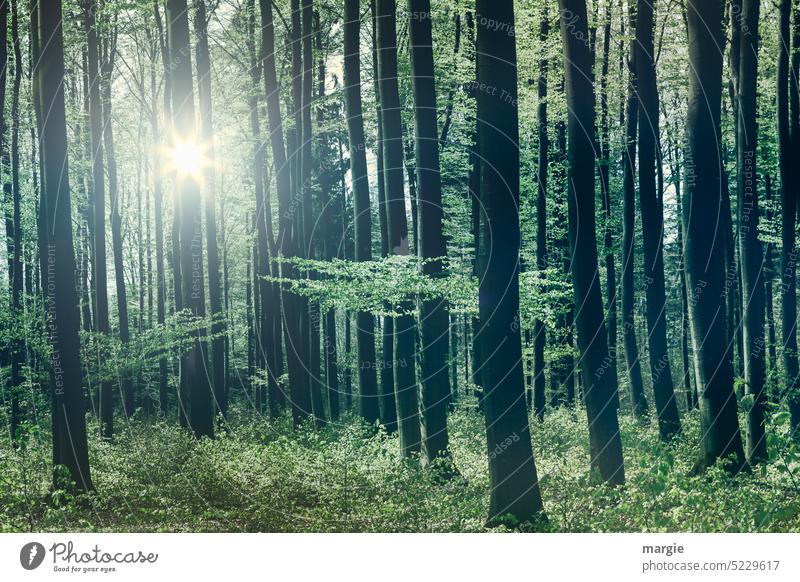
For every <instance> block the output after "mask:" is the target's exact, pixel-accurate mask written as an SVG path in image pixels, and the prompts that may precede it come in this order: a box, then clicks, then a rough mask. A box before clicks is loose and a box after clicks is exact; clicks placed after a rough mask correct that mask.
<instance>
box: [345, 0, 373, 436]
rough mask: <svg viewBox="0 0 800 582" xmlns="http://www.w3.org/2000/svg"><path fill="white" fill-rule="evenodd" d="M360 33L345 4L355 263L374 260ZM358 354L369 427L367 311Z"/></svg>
mask: <svg viewBox="0 0 800 582" xmlns="http://www.w3.org/2000/svg"><path fill="white" fill-rule="evenodd" d="M360 31H361V15H360V11H359V2H358V0H345V3H344V86H345V89H344V91H345V108H346V111H347V135H348V140H349V150H350V172H351V175H352V188H353V213H354V215H355V218H354V224H355V229H354V230H355V257H354V258H355V260H356V261H359V262H364V261H371V260H372V209H371V205H370V201H369V179H368V176H367V152H366V142H365V139H364V117H363V112H362V107H361V63H360V57H359V55H360V52H359V45H360ZM379 169H380V168H379ZM356 350H357V354H358V362H357V364H358V386H359V413H360V415H361V417H362V418H363V419H364V420H365V421H367V422H368V423H369V424H374V423H375V422H376V421H378V419H379V418H380V416H381V413H380V410H379V401H378V378H377V371H376V365H375V318H374V317H373V316H372V314H370V313H367V312H366V311H359V312H357V313H356Z"/></svg>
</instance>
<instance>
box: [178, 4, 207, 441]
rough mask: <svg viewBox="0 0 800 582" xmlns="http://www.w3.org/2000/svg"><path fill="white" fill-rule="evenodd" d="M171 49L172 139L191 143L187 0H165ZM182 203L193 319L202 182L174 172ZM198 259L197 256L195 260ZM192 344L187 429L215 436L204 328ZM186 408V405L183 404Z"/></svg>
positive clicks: (183, 253)
mask: <svg viewBox="0 0 800 582" xmlns="http://www.w3.org/2000/svg"><path fill="white" fill-rule="evenodd" d="M167 25H168V30H169V48H170V53H171V56H172V64H173V67H172V69H171V80H172V87H171V90H172V115H173V126H174V131H175V140H176V141H177V142H178V143H181V142H186V143H195V140H196V139H197V133H196V130H195V111H194V91H193V88H192V61H191V51H190V46H189V19H188V14H187V6H186V0H167ZM175 187H176V190H177V191H178V192H179V196H178V197H179V198H180V201H181V204H180V213H181V214H180V229H181V230H180V243H181V244H180V270H181V273H182V275H183V277H182V278H181V280H182V305H183V308H184V309H188V310H189V311H190V314H191V315H192V316H194V317H196V318H204V317H205V315H206V308H205V286H204V281H203V260H202V256H203V231H202V228H201V226H200V225H201V224H202V213H201V208H200V206H201V204H200V199H201V194H200V185H199V184H198V182H197V179H196V177H194V176H191V175H186V176H184V175H177V176H176V182H175ZM198 258H199V260H198ZM192 336H193V337H192V341H191V347H190V348H189V350H188V352H187V353H185V354H183V356H182V358H181V376H182V377H183V379H182V382H185V385H186V386H187V388H188V390H189V418H188V421H189V427H190V428H191V430H192V432H193V433H194V435H195V436H197V437H203V436H208V437H213V436H214V402H213V394H212V391H211V383H210V381H209V378H208V375H207V373H206V370H207V369H208V346H207V342H206V333H205V329H202V328H198V329H197V330H195V331H192ZM183 404H184V406H185V405H186V403H185V402H184V403H183Z"/></svg>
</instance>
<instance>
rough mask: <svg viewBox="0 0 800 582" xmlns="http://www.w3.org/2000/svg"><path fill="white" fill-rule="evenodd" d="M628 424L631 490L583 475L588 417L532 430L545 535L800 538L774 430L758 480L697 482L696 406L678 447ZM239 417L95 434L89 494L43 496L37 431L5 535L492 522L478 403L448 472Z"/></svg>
mask: <svg viewBox="0 0 800 582" xmlns="http://www.w3.org/2000/svg"><path fill="white" fill-rule="evenodd" d="M621 424H622V441H623V447H624V451H625V471H626V485H625V486H624V488H617V489H611V488H608V487H606V486H603V485H600V484H593V483H591V482H590V480H589V478H588V469H587V466H588V453H587V451H588V435H587V430H586V416H585V411H583V410H577V411H575V412H572V411H569V410H558V411H555V412H552V413H550V414H548V416H547V418H546V419H545V420H544V422H542V423H538V422H535V421H534V422H533V423H532V433H533V450H534V454H535V456H536V463H537V466H538V470H539V477H540V481H541V490H542V495H543V497H544V503H545V509H546V512H547V515H548V518H549V523H548V525H547V526H546V527H547V528H548V530H549V531H569V532H586V531H589V532H601V531H602V532H605V531H613V532H638V531H651V532H664V531H669V532H671V531H693V532H711V531H725V532H739V531H795V532H796V531H800V489H798V487H799V486H800V485H798V482H800V463H798V462H797V460H796V459H797V456H796V454H794V453H792V450H793V448H794V447H793V445H789V444H787V442H785V441H788V439H784V438H783V437H780V436H777V437H775V438H774V439H773V440H772V441H771V442H770V450H771V453H772V458H773V460H772V461H771V462H770V463H768V464H766V465H764V466H762V467H759V468H757V469H756V470H754V471H753V473H752V474H750V475H744V476H740V477H735V478H734V477H730V476H728V475H726V474H724V473H723V472H722V471H721V470H719V469H715V468H712V469H711V470H710V471H709V472H707V473H706V474H705V475H702V476H690V473H691V469H692V466H693V464H694V461H695V459H696V455H697V442H698V430H699V419H698V416H697V412H694V413H692V414H690V415H689V416H687V417H685V419H684V432H683V434H682V435H681V436H679V437H678V438H677V439H676V440H675V442H673V443H671V444H670V445H668V446H667V445H664V444H662V443H660V442H659V440H658V431H657V428H656V426H655V422H653V423H651V425H650V426H641V425H638V424H636V423H635V422H634V421H632V420H631V419H630V418H629V417H627V416H622V417H621ZM229 426H231V427H233V428H232V429H231V430H230V431H229V432H227V433H223V432H220V434H219V436H218V438H216V439H214V440H207V439H206V440H203V441H201V442H196V441H194V440H193V439H192V438H190V437H189V436H187V435H186V434H185V432H184V431H182V430H181V429H180V428H178V427H177V426H175V425H174V423H170V424H167V423H163V422H153V421H148V420H142V419H136V418H135V419H134V420H133V421H131V422H129V423H127V424H125V423H123V422H122V421H120V422H119V424H118V427H119V428H120V432H119V434H118V435H117V436H116V437H115V439H114V442H113V443H106V442H102V441H100V440H99V438H94V439H93V440H90V449H91V464H92V478H93V480H94V484H95V487H96V490H95V492H93V493H92V494H91V495H87V496H82V497H80V498H73V497H72V496H70V495H69V494H67V493H65V492H56V493H57V494H56V495H49V484H50V474H49V463H50V449H49V443H50V435H49V434H46V433H45V432H44V431H42V432H39V433H37V432H32V433H31V436H30V438H29V439H28V441H27V443H26V445H25V446H23V447H22V448H21V449H20V450H16V451H14V450H12V449H10V448H9V447H8V446H4V447H2V448H0V531H57V532H66V531H115V532H119V531H124V532H127V531H145V532H149V531H168V532H186V531H204V532H205V531H225V532H240V531H246V532H251V531H262V532H264V531H269V532H289V531H313V532H320V531H324V532H327V531H357V532H362V531H369V532H398V531H412V532H432V531H436V532H440V531H443V532H464V531H468V532H476V531H485V527H484V521H485V518H486V515H487V511H488V488H489V478H488V470H487V454H486V440H485V439H486V436H485V435H486V433H485V427H484V423H483V419H482V417H481V416H480V415H479V414H478V413H477V412H476V411H475V409H474V407H469V406H468V405H466V404H463V405H459V406H457V408H456V409H455V410H454V411H453V412H452V414H451V417H450V422H449V426H450V438H451V448H452V454H453V458H454V461H455V464H456V467H457V470H458V476H456V477H455V478H452V479H449V480H446V481H441V480H440V479H438V478H437V477H436V473H435V472H433V471H431V470H430V469H425V468H423V467H421V466H420V464H419V463H418V462H417V461H413V460H403V459H402V458H400V457H399V454H398V443H397V438H396V437H388V436H386V434H384V433H383V432H379V433H377V434H375V433H374V431H372V430H370V428H368V427H366V426H365V425H363V424H362V423H360V422H358V421H357V420H356V419H354V418H350V417H348V418H347V419H345V420H343V421H342V422H341V423H340V424H338V425H336V426H328V427H326V428H325V429H323V430H321V431H318V432H315V431H313V430H299V431H293V430H292V429H291V423H290V419H289V418H288V416H287V417H286V418H282V419H280V420H279V421H277V422H274V423H273V422H269V421H268V420H266V419H264V418H262V417H260V416H258V415H255V414H253V413H245V412H242V411H241V410H235V411H234V412H233V413H232V415H231V418H230V422H229ZM96 428H97V427H96V426H94V425H90V430H92V432H93V434H96ZM787 451H788V452H787Z"/></svg>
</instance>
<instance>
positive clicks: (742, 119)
mask: <svg viewBox="0 0 800 582" xmlns="http://www.w3.org/2000/svg"><path fill="white" fill-rule="evenodd" d="M740 18H741V20H738V19H734V26H739V27H741V28H740V30H745V31H747V34H741V35H740V42H741V47H740V52H739V62H738V67H739V71H738V73H739V74H738V83H737V86H738V103H739V115H738V124H737V125H738V127H737V131H738V136H737V156H736V157H737V172H736V173H737V190H738V193H739V204H738V208H739V255H740V256H741V262H742V323H743V328H744V329H743V340H744V342H743V345H744V380H745V393H746V394H752V395H753V403H752V406H751V407H750V410H749V411H748V414H747V460H748V461H749V462H750V464H751V465H752V464H754V463H758V462H761V461H764V460H765V459H766V458H767V443H766V439H765V435H764V413H765V394H764V383H765V376H766V370H765V365H764V363H765V362H764V360H765V358H764V355H765V354H764V281H763V277H764V270H763V268H764V254H763V251H762V248H761V241H760V240H759V238H758V225H759V221H760V220H759V205H758V186H757V181H756V176H757V170H756V151H757V147H758V145H757V144H758V134H757V131H758V126H757V123H756V115H757V104H756V97H757V90H758V89H757V75H758V19H759V0H742V3H741V15H740Z"/></svg>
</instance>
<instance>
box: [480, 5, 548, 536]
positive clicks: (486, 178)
mask: <svg viewBox="0 0 800 582" xmlns="http://www.w3.org/2000/svg"><path fill="white" fill-rule="evenodd" d="M475 11H476V13H478V14H480V16H481V18H486V19H491V20H490V21H491V22H500V23H505V24H507V25H508V26H513V23H514V6H513V2H493V1H492V0H478V2H477V5H476V8H475ZM477 75H478V78H477V82H478V84H479V85H478V86H481V87H493V88H495V90H494V91H478V92H477V99H478V104H477V105H478V107H477V124H478V132H479V136H480V137H479V138H478V140H479V143H480V150H479V152H480V160H481V171H480V175H481V181H480V203H481V207H482V210H483V213H482V219H481V224H480V228H481V232H480V247H479V248H478V268H479V274H480V278H479V281H480V287H479V291H478V297H479V300H478V308H479V312H480V326H481V329H480V331H481V334H482V336H483V337H482V338H481V345H482V346H483V347H485V353H483V354H481V358H482V360H483V361H482V368H481V385H482V386H483V388H484V393H483V407H484V410H485V416H486V440H487V446H488V453H489V479H490V485H491V493H490V499H489V521H490V523H496V522H501V521H503V520H504V519H505V518H506V517H507V516H509V515H510V516H512V517H513V518H515V519H516V520H517V521H520V522H525V521H533V520H536V519H539V518H543V517H544V508H543V506H542V498H541V494H540V492H539V479H538V477H537V473H536V463H535V462H534V459H533V450H532V448H531V437H530V426H529V424H528V412H527V409H526V406H525V393H524V392H525V386H524V383H523V382H524V378H523V374H522V353H521V352H522V345H521V340H520V327H519V250H520V227H519V176H520V171H519V125H518V111H517V48H516V39H515V37H514V36H513V35H511V34H508V31H507V30H505V29H500V28H494V27H489V26H484V25H481V26H478V27H477ZM501 443H502V444H501ZM504 447H505V450H502V452H498V451H500V450H501V449H503V448H504Z"/></svg>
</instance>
